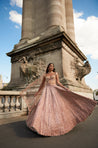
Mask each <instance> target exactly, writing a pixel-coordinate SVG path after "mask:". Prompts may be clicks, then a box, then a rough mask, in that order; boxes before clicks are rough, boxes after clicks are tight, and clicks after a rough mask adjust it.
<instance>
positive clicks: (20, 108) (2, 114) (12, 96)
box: [0, 91, 27, 119]
mask: <svg viewBox="0 0 98 148" xmlns="http://www.w3.org/2000/svg"><path fill="white" fill-rule="evenodd" d="M23 95H24V97H23V98H22V97H21V96H20V92H19V91H0V119H2V118H8V117H16V116H19V115H26V114H27V106H26V103H25V99H26V97H25V96H26V94H25V93H24V94H23Z"/></svg>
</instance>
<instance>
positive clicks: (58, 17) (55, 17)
mask: <svg viewBox="0 0 98 148" xmlns="http://www.w3.org/2000/svg"><path fill="white" fill-rule="evenodd" d="M47 15H48V16H47V18H48V27H51V26H54V25H61V24H62V4H61V0H48V14H47Z"/></svg>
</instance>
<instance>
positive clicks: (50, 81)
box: [46, 74, 56, 84]
mask: <svg viewBox="0 0 98 148" xmlns="http://www.w3.org/2000/svg"><path fill="white" fill-rule="evenodd" d="M46 84H56V74H53V75H50V76H49V75H46Z"/></svg>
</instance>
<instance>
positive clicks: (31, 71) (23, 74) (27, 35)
mask: <svg viewBox="0 0 98 148" xmlns="http://www.w3.org/2000/svg"><path fill="white" fill-rule="evenodd" d="M7 55H8V56H10V57H11V63H12V69H11V81H10V83H9V85H8V87H9V88H12V89H16V88H17V89H22V88H23V86H24V84H25V83H26V81H27V80H28V81H29V80H30V79H31V78H34V79H36V78H37V77H38V75H40V73H43V72H44V70H45V68H46V66H47V64H48V63H51V62H52V63H54V65H55V68H56V71H57V72H58V73H59V76H60V81H61V82H62V83H63V85H65V86H67V87H68V88H69V89H71V90H72V91H77V92H86V93H87V92H88V93H91V92H92V90H91V89H90V88H89V87H88V86H87V85H86V83H85V79H84V76H85V75H87V74H88V73H89V72H90V71H91V67H90V64H89V62H88V61H87V57H86V56H85V55H84V54H83V53H82V52H81V50H80V49H79V48H78V46H77V44H76V42H75V32H74V21H73V6H72V0H36V1H35V0H23V15H22V33H21V39H20V41H19V43H18V44H16V45H15V46H14V49H13V50H12V51H11V52H9V53H7ZM41 68H42V69H41Z"/></svg>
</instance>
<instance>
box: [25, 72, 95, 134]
mask: <svg viewBox="0 0 98 148" xmlns="http://www.w3.org/2000/svg"><path fill="white" fill-rule="evenodd" d="M95 105H96V101H94V100H91V99H89V98H86V97H83V96H81V95H78V94H76V93H73V92H71V91H68V90H66V89H64V88H62V87H61V86H58V85H56V77H55V75H52V76H46V80H45V86H44V88H43V90H42V93H41V95H40V98H39V101H38V103H37V104H36V106H35V107H32V109H31V112H30V113H29V115H28V118H27V120H26V125H27V127H29V128H30V129H31V130H32V131H36V132H37V133H38V134H40V135H44V136H58V135H64V134H65V133H68V132H69V131H70V130H72V129H73V128H74V127H75V126H76V124H78V123H79V122H81V121H84V120H85V119H86V118H87V117H88V116H89V115H90V114H91V113H92V111H93V110H94V107H95Z"/></svg>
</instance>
